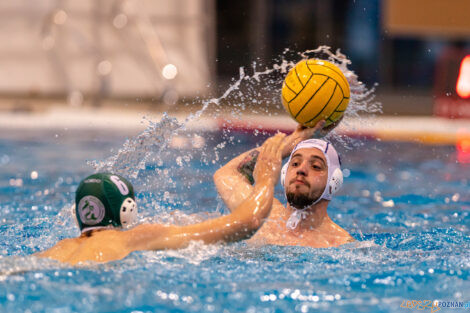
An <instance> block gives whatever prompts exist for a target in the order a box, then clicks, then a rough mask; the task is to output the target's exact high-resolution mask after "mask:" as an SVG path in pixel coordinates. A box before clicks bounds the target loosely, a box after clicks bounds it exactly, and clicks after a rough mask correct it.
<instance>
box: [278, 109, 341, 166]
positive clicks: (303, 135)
mask: <svg viewBox="0 0 470 313" xmlns="http://www.w3.org/2000/svg"><path fill="white" fill-rule="evenodd" d="M342 119H343V117H341V118H340V119H338V120H337V121H336V122H334V123H332V124H330V125H328V126H327V127H325V124H326V122H325V120H321V121H319V122H318V123H317V124H316V125H315V126H314V127H305V126H303V125H300V124H299V125H298V126H297V128H296V129H295V131H294V132H293V133H292V134H290V135H289V136H287V137H286V138H285V139H284V144H283V146H284V147H283V151H282V157H283V158H285V157H288V156H289V155H290V153H291V151H292V149H294V147H295V146H296V145H297V144H298V143H299V142H301V141H304V140H307V139H310V138H322V137H325V136H326V135H328V133H329V132H330V131H332V130H333V129H334V128H335V127H336V126H338V124H339V123H340V122H341V120H342Z"/></svg>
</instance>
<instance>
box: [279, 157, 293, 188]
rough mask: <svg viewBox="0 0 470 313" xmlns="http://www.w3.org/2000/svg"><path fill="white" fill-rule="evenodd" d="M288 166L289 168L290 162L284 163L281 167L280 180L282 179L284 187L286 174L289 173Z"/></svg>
mask: <svg viewBox="0 0 470 313" xmlns="http://www.w3.org/2000/svg"><path fill="white" fill-rule="evenodd" d="M289 161H290V160H289ZM288 168H289V162H287V163H286V164H284V166H283V167H282V169H281V178H280V179H279V180H280V181H281V186H282V187H284V185H285V180H286V175H287V169H288Z"/></svg>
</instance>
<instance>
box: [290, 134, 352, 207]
mask: <svg viewBox="0 0 470 313" xmlns="http://www.w3.org/2000/svg"><path fill="white" fill-rule="evenodd" d="M308 148H317V149H318V150H320V151H321V152H323V155H324V156H325V159H326V165H327V166H328V180H327V182H326V186H325V189H324V190H323V193H322V195H321V196H320V197H319V198H318V199H317V200H315V202H314V203H312V204H316V203H318V202H319V201H320V200H321V199H325V200H331V198H332V197H333V195H334V194H335V193H336V192H337V191H338V190H339V189H340V188H341V186H342V185H343V172H342V171H341V160H340V158H339V155H338V153H337V152H336V150H335V148H334V147H333V145H332V144H331V143H329V142H327V141H324V140H321V139H307V140H304V141H302V142H300V143H299V144H298V145H297V146H295V148H294V150H292V152H291V154H290V156H289V160H288V161H287V163H286V164H284V166H283V167H282V170H281V184H282V187H284V192H285V179H286V174H287V169H288V168H289V164H290V161H291V159H292V156H293V155H294V153H295V152H296V151H297V150H299V149H308Z"/></svg>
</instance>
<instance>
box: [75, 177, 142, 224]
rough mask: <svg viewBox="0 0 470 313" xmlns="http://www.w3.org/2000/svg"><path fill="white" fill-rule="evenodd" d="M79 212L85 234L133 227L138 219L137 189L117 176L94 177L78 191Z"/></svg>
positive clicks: (77, 204)
mask: <svg viewBox="0 0 470 313" xmlns="http://www.w3.org/2000/svg"><path fill="white" fill-rule="evenodd" d="M75 213H76V217H77V220H78V226H79V227H80V230H81V232H82V233H83V232H86V231H88V230H92V229H98V228H107V227H122V226H127V225H130V224H132V222H133V221H134V220H135V219H136V217H137V205H136V203H135V196H134V188H133V187H132V184H131V183H130V182H129V181H127V179H125V178H124V177H122V176H120V175H117V174H111V173H97V174H93V175H90V176H88V177H87V178H85V179H84V180H82V181H81V182H80V185H79V186H78V188H77V192H76V195H75Z"/></svg>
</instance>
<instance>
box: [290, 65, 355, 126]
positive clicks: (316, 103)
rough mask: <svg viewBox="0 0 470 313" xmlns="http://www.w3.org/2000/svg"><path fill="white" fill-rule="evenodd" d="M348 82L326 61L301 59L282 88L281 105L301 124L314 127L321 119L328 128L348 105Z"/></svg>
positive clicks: (336, 68) (339, 71) (337, 69)
mask: <svg viewBox="0 0 470 313" xmlns="http://www.w3.org/2000/svg"><path fill="white" fill-rule="evenodd" d="M349 96H350V94H349V83H348V81H347V80H346V77H345V76H344V74H343V73H342V72H341V70H340V69H339V68H338V67H337V66H336V65H334V64H333V63H330V62H328V61H324V60H316V59H309V60H302V61H300V62H299V63H297V64H296V65H295V66H294V67H293V68H292V69H291V70H290V71H289V73H288V74H287V76H286V78H285V80H284V84H283V85H282V104H283V105H284V107H285V108H286V110H287V112H289V114H290V115H291V116H292V117H293V118H294V119H295V120H296V121H297V122H298V123H300V124H302V125H304V126H307V127H313V126H315V125H316V124H317V123H318V122H319V121H320V120H325V121H326V124H325V126H328V125H330V124H332V123H334V122H336V121H337V120H339V119H340V118H341V116H342V115H343V114H344V111H346V108H347V106H348V103H349Z"/></svg>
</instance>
